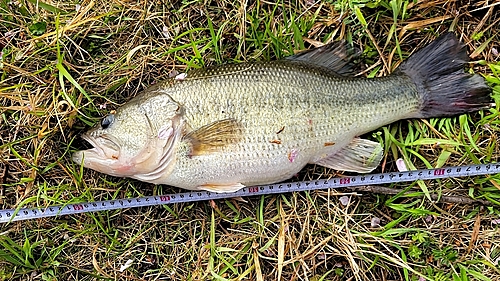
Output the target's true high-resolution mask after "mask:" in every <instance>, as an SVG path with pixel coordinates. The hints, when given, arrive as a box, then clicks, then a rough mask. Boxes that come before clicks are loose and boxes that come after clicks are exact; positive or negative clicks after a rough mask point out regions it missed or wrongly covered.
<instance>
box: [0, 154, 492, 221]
mask: <svg viewBox="0 0 500 281" xmlns="http://www.w3.org/2000/svg"><path fill="white" fill-rule="evenodd" d="M497 173H500V164H497V163H495V164H483V165H469V166H457V167H447V168H439V169H428V170H415V171H407V172H388V173H381V174H368V175H359V176H345V177H338V178H331V179H322V180H314V181H301V182H289V183H277V184H269V185H261V186H250V187H245V188H242V189H240V190H238V191H236V192H233V193H214V192H209V191H193V192H184V193H175V194H168V195H158V196H147V197H138V198H130V199H115V200H107V201H96V202H85V203H76V204H67V205H62V206H50V207H46V208H20V209H9V210H0V223H5V222H10V221H20V220H28V219H37V218H44V217H54V216H62V215H72V214H78V213H86V212H99V211H109V210H116V209H124V208H136V207H146V206H153V205H162V204H173V203H184V202H193V201H203V200H210V199H224V198H231V197H245V196H252V195H267V194H276V193H285V192H293V191H308V190H317V189H327V188H342V187H349V186H361V185H378V184H387V183H397V182H408V181H415V180H432V179H439V178H455V177H467V176H478V175H489V174H497Z"/></svg>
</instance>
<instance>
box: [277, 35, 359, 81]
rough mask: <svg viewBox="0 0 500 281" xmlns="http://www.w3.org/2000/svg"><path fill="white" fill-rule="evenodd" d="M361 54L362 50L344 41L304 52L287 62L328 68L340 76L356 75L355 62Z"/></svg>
mask: <svg viewBox="0 0 500 281" xmlns="http://www.w3.org/2000/svg"><path fill="white" fill-rule="evenodd" d="M360 54H361V50H359V49H357V48H355V47H353V46H352V45H349V44H347V42H345V41H344V40H342V41H337V42H334V43H330V44H326V45H324V46H321V47H318V48H314V49H311V50H306V51H302V52H300V53H298V54H295V55H293V56H289V57H286V58H285V60H290V61H300V62H306V63H308V64H313V65H320V66H323V67H326V68H328V69H330V70H332V71H334V72H335V73H337V74H339V75H344V76H353V75H355V74H356V70H355V69H354V66H355V64H354V63H353V60H354V59H355V58H356V57H358V56H359V55H360Z"/></svg>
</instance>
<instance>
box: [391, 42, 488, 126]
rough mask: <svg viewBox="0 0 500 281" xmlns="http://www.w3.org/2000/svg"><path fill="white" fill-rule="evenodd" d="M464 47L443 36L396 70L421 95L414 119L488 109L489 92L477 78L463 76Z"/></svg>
mask: <svg viewBox="0 0 500 281" xmlns="http://www.w3.org/2000/svg"><path fill="white" fill-rule="evenodd" d="M468 59H469V57H468V56H467V53H466V50H465V45H463V44H462V43H460V41H458V39H457V37H456V36H455V35H454V34H453V33H447V34H445V35H442V36H441V37H439V38H437V39H436V40H435V41H433V42H432V43H430V44H429V45H427V46H426V47H424V48H423V49H421V50H419V51H417V52H416V53H415V54H413V55H412V56H411V57H410V58H408V60H406V61H405V62H403V63H402V64H401V66H400V67H399V68H398V70H399V71H401V72H403V73H405V74H406V75H408V76H410V77H411V78H412V79H413V82H414V83H415V84H416V85H417V89H418V91H419V93H420V94H421V95H422V108H421V110H420V112H419V114H418V115H417V116H415V117H418V118H430V117H440V116H451V115H457V114H463V113H467V112H472V111H477V110H481V109H486V108H489V107H490V106H491V104H492V102H493V100H492V99H491V97H490V93H491V89H490V87H488V85H486V83H485V81H484V79H483V77H481V76H480V75H477V74H475V75H471V74H467V73H465V72H464V66H465V64H466V63H467V62H468Z"/></svg>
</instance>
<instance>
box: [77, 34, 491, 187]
mask: <svg viewBox="0 0 500 281" xmlns="http://www.w3.org/2000/svg"><path fill="white" fill-rule="evenodd" d="M345 51H346V48H345V44H343V43H334V44H330V45H325V46H323V47H320V48H316V49H313V50H310V51H306V52H302V53H299V54H297V55H294V56H291V57H288V58H286V59H282V60H278V61H273V62H257V63H242V64H235V65H222V66H216V67H212V68H207V69H202V70H193V71H190V72H188V73H187V76H186V77H182V76H180V77H177V78H173V79H170V80H167V81H164V82H161V83H158V84H156V85H154V86H152V87H150V88H148V89H146V90H145V91H144V92H142V93H140V94H139V95H137V96H136V97H135V98H133V99H131V100H130V101H129V102H128V103H126V104H125V105H123V106H122V107H120V108H118V109H117V110H116V112H115V113H113V114H109V115H108V116H106V117H105V118H104V119H102V121H101V122H100V124H98V125H97V126H96V127H95V128H93V129H91V130H90V131H89V132H87V133H86V134H84V135H83V139H85V140H87V141H88V142H89V143H90V144H92V145H93V146H94V148H92V149H88V150H84V151H78V152H76V153H75V154H74V155H73V160H74V161H75V162H76V163H79V164H83V166H85V167H87V168H90V169H94V170H96V171H99V172H102V173H105V174H109V175H113V176H117V177H130V178H134V179H138V180H141V181H145V182H150V183H155V184H166V185H171V186H177V187H180V188H184V189H191V190H209V191H214V192H233V191H236V190H238V189H240V188H242V187H244V186H252V185H260V184H268V183H275V182H279V181H283V180H286V179H288V178H290V177H292V176H293V175H295V174H297V173H298V172H299V171H300V170H301V169H302V168H303V167H304V166H305V165H306V164H308V163H312V164H318V165H321V166H325V167H328V168H332V169H336V170H342V171H352V172H359V173H367V172H370V171H372V170H373V169H375V168H376V167H377V166H378V165H379V162H380V160H381V159H382V156H383V149H382V146H381V144H380V143H378V142H373V141H370V140H366V139H361V138H359V137H358V136H360V135H362V134H364V133H367V132H370V131H372V130H374V129H377V128H379V127H381V126H383V125H386V124H389V123H391V122H394V121H397V120H401V119H406V118H430V117H440V116H451V115H457V114H463V113H467V112H472V111H477V110H481V109H485V108H488V107H489V106H490V105H491V102H492V100H491V98H490V92H491V89H490V88H489V87H488V86H487V85H486V84H485V82H484V79H483V78H482V77H481V76H479V75H470V74H466V73H465V72H464V70H463V68H464V65H465V64H466V62H467V60H468V56H467V54H466V51H465V46H464V45H462V44H461V43H460V42H459V41H458V39H457V38H456V37H455V35H453V34H452V33H448V34H445V35H443V36H441V37H439V38H438V39H436V40H435V41H433V42H432V43H430V44H429V45H428V46H427V47H425V48H423V49H421V50H420V51H418V52H416V53H415V54H413V55H412V56H411V57H410V58H409V59H408V60H406V61H405V62H403V63H402V64H401V65H400V66H399V68H398V69H397V70H396V71H395V72H394V73H393V74H391V75H389V76H386V77H381V78H372V79H366V78H355V77H353V75H352V73H351V72H352V68H351V62H350V61H349V55H348V54H346V52H345Z"/></svg>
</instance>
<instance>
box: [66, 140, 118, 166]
mask: <svg viewBox="0 0 500 281" xmlns="http://www.w3.org/2000/svg"><path fill="white" fill-rule="evenodd" d="M82 139H84V140H85V141H87V142H88V143H89V144H90V145H91V146H92V148H90V149H86V150H80V151H77V152H75V153H74V154H73V157H72V158H73V161H75V162H76V163H82V161H84V163H83V165H84V166H85V167H87V166H88V163H92V162H93V161H109V160H118V157H119V156H120V146H119V145H118V143H117V141H116V139H115V138H113V137H112V136H108V135H100V136H97V137H94V136H92V135H90V134H83V135H82Z"/></svg>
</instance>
